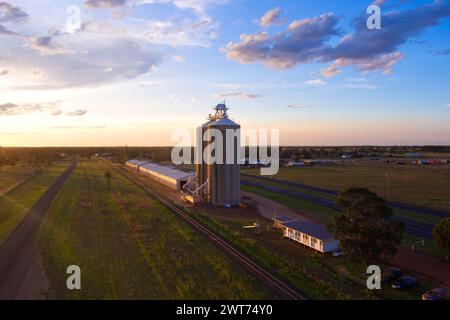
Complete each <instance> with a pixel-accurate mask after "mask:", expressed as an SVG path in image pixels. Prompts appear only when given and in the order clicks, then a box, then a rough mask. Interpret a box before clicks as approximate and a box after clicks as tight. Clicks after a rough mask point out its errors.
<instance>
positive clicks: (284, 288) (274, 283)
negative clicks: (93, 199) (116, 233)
mask: <svg viewBox="0 0 450 320" xmlns="http://www.w3.org/2000/svg"><path fill="white" fill-rule="evenodd" d="M117 172H119V173H120V174H122V175H123V176H124V177H126V178H128V179H130V180H131V181H133V182H135V183H136V184H137V185H138V186H140V187H141V188H142V189H144V190H145V191H147V192H148V193H149V194H150V195H151V196H152V197H154V198H155V199H157V200H159V201H160V202H161V203H163V204H164V205H165V206H166V207H167V208H169V209H170V210H172V211H173V212H174V213H176V214H177V215H178V216H179V217H180V218H182V219H183V220H184V221H185V222H186V223H188V224H189V225H191V226H192V227H193V228H194V229H195V230H197V231H198V232H200V233H201V234H202V235H203V236H204V237H205V238H206V239H208V240H210V241H211V242H212V243H213V244H215V245H216V246H217V247H219V249H221V251H222V252H224V253H226V254H228V255H229V256H230V257H231V258H233V259H235V260H236V261H237V262H238V263H240V264H241V265H242V266H243V267H244V268H245V269H246V270H248V271H249V272H250V273H251V274H253V275H254V276H256V277H258V278H259V279H261V280H262V281H263V282H264V283H266V285H268V287H270V288H272V289H273V290H275V292H278V293H279V294H280V295H281V296H283V297H286V298H287V299H291V300H306V299H307V298H306V297H305V296H304V295H303V294H301V293H299V292H298V291H297V290H295V289H293V288H292V287H290V286H289V285H288V284H286V283H285V282H284V281H282V280H280V279H278V278H277V277H275V276H273V275H272V274H271V273H269V272H268V271H266V270H265V269H263V268H262V267H261V266H259V265H258V264H257V263H255V262H254V261H253V260H251V259H250V258H248V257H247V256H246V255H244V254H243V253H242V252H240V251H239V250H237V249H236V248H234V247H233V246H231V245H230V244H229V243H228V242H227V241H225V240H224V239H222V238H221V237H219V236H217V235H216V234H214V233H213V232H212V231H210V230H209V229H208V228H206V227H205V226H204V225H202V224H201V223H199V222H197V221H196V220H195V219H193V218H192V217H190V216H189V215H188V214H187V213H186V212H184V211H183V210H181V209H180V208H178V207H177V206H175V205H174V204H173V203H172V202H170V201H169V200H167V199H166V198H164V197H162V196H160V195H159V194H158V193H156V192H155V191H154V190H152V189H151V188H149V187H148V186H147V185H145V184H143V183H142V182H140V181H139V180H137V179H135V178H134V177H133V176H131V175H130V174H129V173H128V172H126V170H117Z"/></svg>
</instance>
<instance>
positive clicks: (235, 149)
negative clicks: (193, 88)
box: [197, 103, 241, 207]
mask: <svg viewBox="0 0 450 320" xmlns="http://www.w3.org/2000/svg"><path fill="white" fill-rule="evenodd" d="M214 109H215V114H214V115H210V117H209V121H208V122H207V123H205V124H203V125H202V127H201V128H199V130H198V131H197V134H199V133H200V132H201V133H202V135H203V134H205V133H206V134H205V137H206V139H205V140H206V141H203V142H200V140H197V141H199V142H198V143H199V144H200V145H198V146H197V147H200V148H201V150H202V154H203V151H204V150H205V148H206V147H207V146H208V145H209V144H210V143H212V142H213V141H214V140H215V139H214V129H215V130H216V132H221V133H222V138H223V139H222V140H223V143H222V145H220V144H217V142H218V141H216V147H217V148H221V150H222V155H223V157H222V159H221V160H222V161H217V162H214V163H210V162H211V161H202V163H201V164H198V165H197V185H202V184H203V183H205V182H206V181H208V183H207V186H206V188H204V189H203V193H201V196H202V198H203V200H204V201H205V202H207V203H209V204H212V205H216V206H225V207H229V206H237V205H239V203H240V187H241V181H240V164H239V159H240V156H239V152H240V134H239V133H240V128H241V127H240V125H239V124H237V123H236V122H234V121H232V120H231V119H229V118H228V114H227V110H228V108H227V106H226V105H225V103H221V104H218V105H217V106H216V107H215V108H214ZM202 140H203V139H202ZM217 151H218V150H216V152H215V154H213V155H208V153H207V156H217V155H218V152H217ZM230 153H232V154H230ZM227 155H228V159H227ZM204 160H207V159H204ZM227 160H228V161H227ZM230 160H231V161H230ZM205 162H206V163H205Z"/></svg>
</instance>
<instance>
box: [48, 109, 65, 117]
mask: <svg viewBox="0 0 450 320" xmlns="http://www.w3.org/2000/svg"><path fill="white" fill-rule="evenodd" d="M62 113H63V112H62V111H61V110H59V109H57V110H54V111H52V112H51V113H50V115H52V116H59V115H62Z"/></svg>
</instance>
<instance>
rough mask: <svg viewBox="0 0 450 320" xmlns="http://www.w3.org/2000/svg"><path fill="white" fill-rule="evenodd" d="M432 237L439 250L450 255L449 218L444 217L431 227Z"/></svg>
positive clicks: (445, 254)
mask: <svg viewBox="0 0 450 320" xmlns="http://www.w3.org/2000/svg"><path fill="white" fill-rule="evenodd" d="M433 238H434V241H435V242H436V245H437V247H438V248H439V251H441V253H442V254H443V255H444V256H446V257H447V259H448V256H450V218H445V219H443V220H442V221H441V222H439V223H438V224H437V225H436V226H435V227H434V228H433Z"/></svg>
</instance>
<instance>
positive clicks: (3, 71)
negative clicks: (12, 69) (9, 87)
mask: <svg viewBox="0 0 450 320" xmlns="http://www.w3.org/2000/svg"><path fill="white" fill-rule="evenodd" d="M8 73H9V71H8V70H2V71H0V76H6V75H7V74H8Z"/></svg>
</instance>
